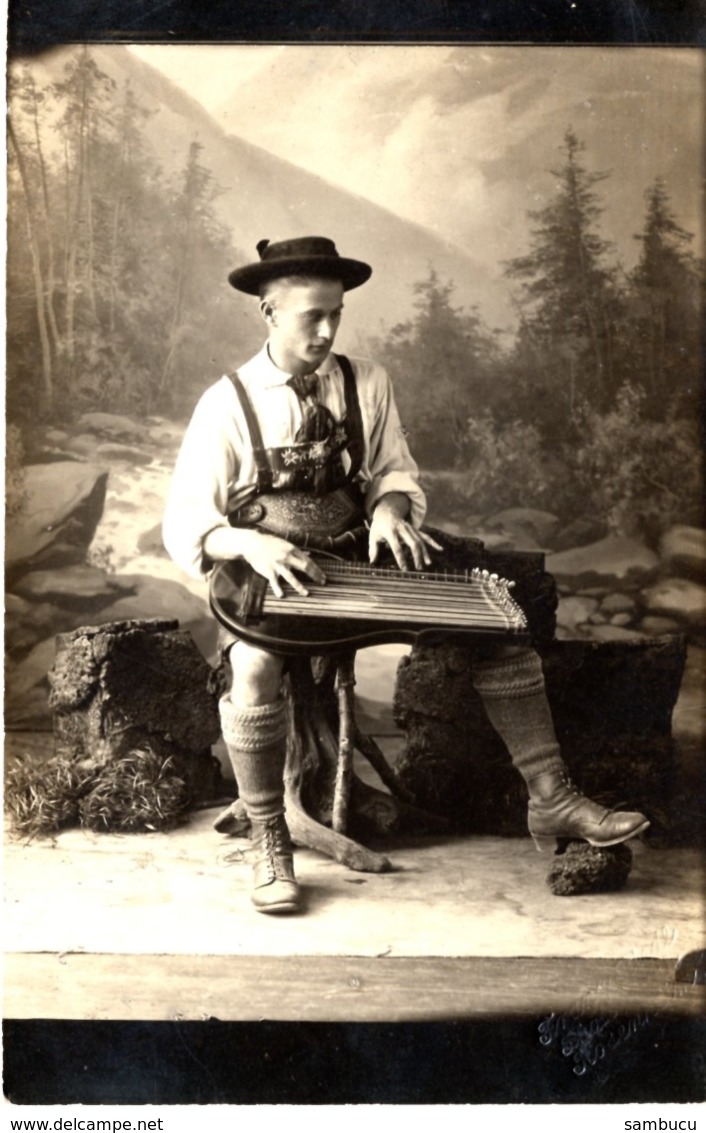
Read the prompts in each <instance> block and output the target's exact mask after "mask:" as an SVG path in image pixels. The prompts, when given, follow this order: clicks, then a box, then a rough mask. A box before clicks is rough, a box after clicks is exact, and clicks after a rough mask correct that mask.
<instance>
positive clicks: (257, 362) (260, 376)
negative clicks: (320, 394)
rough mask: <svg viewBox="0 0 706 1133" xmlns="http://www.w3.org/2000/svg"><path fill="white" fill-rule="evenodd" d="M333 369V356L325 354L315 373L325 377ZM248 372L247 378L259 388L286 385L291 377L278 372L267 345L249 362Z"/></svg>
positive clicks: (278, 369) (282, 371) (334, 363)
mask: <svg viewBox="0 0 706 1133" xmlns="http://www.w3.org/2000/svg"><path fill="white" fill-rule="evenodd" d="M335 369H336V359H335V358H334V356H333V354H327V355H326V357H325V358H324V360H323V362H322V363H321V365H320V366H317V367H316V373H317V374H319V375H320V376H321V377H325V376H326V375H327V374H330V373H331V371H332V370H335ZM248 370H249V374H248V376H249V377H250V379H251V381H253V382H255V383H257V385H258V386H260V387H261V388H270V387H272V386H283V385H286V384H287V382H288V381H289V379H290V378H291V376H292V375H291V374H287V373H285V371H284V370H280V368H279V366H275V364H274V362H273V361H272V359H271V358H270V354H269V351H268V349H267V343H265V344H264V346H263V347H262V350H260V352H259V353H258V354H256V355H255V357H254V358H253V359H252V360H251V362H250V364H249V366H248Z"/></svg>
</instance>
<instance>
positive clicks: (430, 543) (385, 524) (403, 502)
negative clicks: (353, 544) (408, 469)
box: [368, 492, 443, 570]
mask: <svg viewBox="0 0 706 1133" xmlns="http://www.w3.org/2000/svg"><path fill="white" fill-rule="evenodd" d="M408 515H409V499H408V498H407V496H405V495H403V494H402V493H401V492H390V494H389V495H387V496H383V497H382V499H381V500H380V503H379V504H378V505H377V507H376V508H375V511H374V512H373V518H372V522H371V524H370V538H369V541H368V548H369V558H370V562H371V563H374V562H375V561H376V559H377V557H378V553H379V550H380V546H381V544H383V543H386V544H387V546H388V547H389V548H390V550H391V552H392V554H393V556H394V559H395V562H396V563H397V565H398V567H399V568H400V570H409V560H408V558H407V556H408V555H411V558H412V561H413V562H414V566H415V569H416V570H423V569H424V567H425V566H429V565H430V563H431V559H430V557H429V551H428V550H427V547H434V548H435V550H437V551H441V550H443V548H442V547H440V546H439V544H438V543H437V542H435V540H434V539H432V537H431V536H430V535H426V534H425V533H424V532H423V531H418V530H417V528H416V527H413V525H412V524H411V523H410V522H409V520H408V519H407V516H408Z"/></svg>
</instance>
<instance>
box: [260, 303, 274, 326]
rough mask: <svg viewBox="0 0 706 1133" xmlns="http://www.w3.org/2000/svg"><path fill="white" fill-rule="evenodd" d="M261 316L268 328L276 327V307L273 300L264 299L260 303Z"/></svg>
mask: <svg viewBox="0 0 706 1133" xmlns="http://www.w3.org/2000/svg"><path fill="white" fill-rule="evenodd" d="M260 314H261V315H262V317H263V319H264V320H265V322H266V323H267V325H268V326H274V325H275V305H274V303H273V302H272V300H271V299H263V300H262V302H261V303H260Z"/></svg>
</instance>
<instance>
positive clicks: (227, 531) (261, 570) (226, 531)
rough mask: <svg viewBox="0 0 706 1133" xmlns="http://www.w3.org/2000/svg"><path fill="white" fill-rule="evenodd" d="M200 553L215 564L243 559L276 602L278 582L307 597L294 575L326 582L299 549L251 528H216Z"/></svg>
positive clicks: (281, 594)
mask: <svg viewBox="0 0 706 1133" xmlns="http://www.w3.org/2000/svg"><path fill="white" fill-rule="evenodd" d="M204 551H205V552H206V554H207V555H209V557H210V558H212V559H214V560H216V561H218V560H224V559H236V558H242V559H245V560H246V562H248V563H250V566H251V567H252V568H253V570H256V571H257V573H258V574H261V575H262V576H263V578H266V579H267V581H268V582H269V584H270V586H271V587H272V590H273V592H274V593H275V595H276V596H277V597H278V598H283V597H284V590H283V589H282V585H281V582H286V583H288V584H289V585H290V586H291V587H292V589H293V590H296V592H297V594H302V595H304V596H306V595H307V594H308V593H309V592H308V590H307V589H306V586H305V585H304V583H303V582H302V580H301V578H299V577H298V574H303V575H306V576H307V577H308V578H310V579H311V580H312V582H317V583H319V584H323V583H324V582H325V581H326V575H325V574H324V572H323V571H322V570H321V568H320V567H319V566H318V565H317V564H316V563H315V562H314V560H313V559H312V558H310V557H309V555H308V554H307V553H306V551H304V550H302V548H301V547H295V546H294V544H293V543H290V542H289V541H288V540H287V539H281V538H280V537H279V535H269V534H267V533H266V532H264V531H256V530H254V529H253V528H243V527H241V528H238V527H217V528H215V529H214V530H213V531H210V532H209V534H208V535H207V536H206V539H205V540H204ZM295 571H296V572H298V574H296V573H295Z"/></svg>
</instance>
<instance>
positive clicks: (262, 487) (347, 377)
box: [228, 354, 365, 494]
mask: <svg viewBox="0 0 706 1133" xmlns="http://www.w3.org/2000/svg"><path fill="white" fill-rule="evenodd" d="M334 357H335V359H336V362H337V363H338V365H339V367H340V369H341V373H342V374H343V393H344V398H345V403H346V432H347V434H348V444H347V446H346V447H347V450H348V456H349V459H350V462H351V466H350V469H349V470H348V475H347V476H346V480H347V481H348V482H349V483H350V481H352V480H353V479H354V478H355V476H357V474H358V472H360V469H361V467H362V464H363V455H364V451H365V442H364V434H363V415H362V413H361V409H360V399H359V397H358V385H357V383H356V380H355V374H354V372H353V367H352V365H351V363H350V361H349V360H348V358H347V357H346V356H345V354H335V355H334ZM228 378H229V379H230V381H231V382H232V384H233V388H234V390H235V392H236V394H237V395H238V400H239V402H240V407H241V409H242V411H243V417H244V418H245V425H246V427H247V430H248V434H249V436H250V446H251V448H252V453H253V460H254V461H255V468H256V470H257V491H258V494H259V493H263V494H264V493H265V492H271V491H272V466H271V464H270V461H269V458H268V455H267V449H266V448H265V446H264V443H263V440H262V432H261V430H260V424H259V422H258V419H257V416H256V414H255V410H254V409H253V407H252V402H251V401H250V398H249V397H248V394H247V391H246V389H245V386H244V385H243V383H242V381H241V380H240V378H239V377H238V375H237V373H232V374H228Z"/></svg>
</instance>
